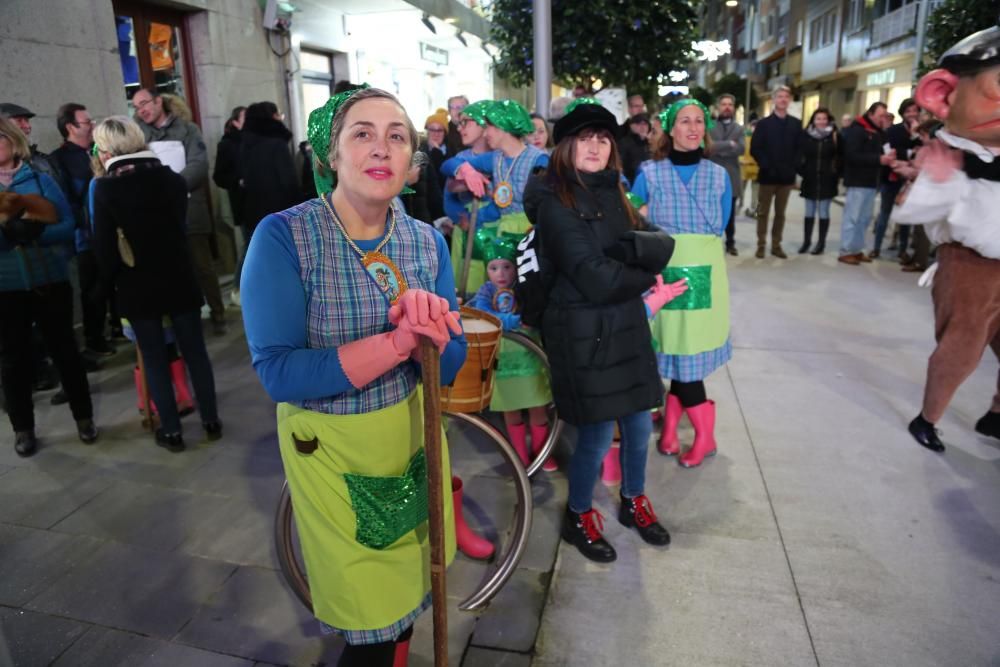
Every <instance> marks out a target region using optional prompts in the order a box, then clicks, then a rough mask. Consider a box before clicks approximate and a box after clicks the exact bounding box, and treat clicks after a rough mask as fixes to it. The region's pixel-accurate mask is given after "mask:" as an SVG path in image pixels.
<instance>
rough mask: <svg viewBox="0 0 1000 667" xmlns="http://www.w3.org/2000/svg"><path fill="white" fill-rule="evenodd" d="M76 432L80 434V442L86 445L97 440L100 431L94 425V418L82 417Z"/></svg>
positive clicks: (77, 424)
mask: <svg viewBox="0 0 1000 667" xmlns="http://www.w3.org/2000/svg"><path fill="white" fill-rule="evenodd" d="M76 434H77V435H78V436H80V442H82V443H83V444H85V445H92V444H94V443H95V442H97V437H98V436H99V435H100V431H98V430H97V427H96V426H94V420H93V419H81V420H79V421H78V422H77V423H76Z"/></svg>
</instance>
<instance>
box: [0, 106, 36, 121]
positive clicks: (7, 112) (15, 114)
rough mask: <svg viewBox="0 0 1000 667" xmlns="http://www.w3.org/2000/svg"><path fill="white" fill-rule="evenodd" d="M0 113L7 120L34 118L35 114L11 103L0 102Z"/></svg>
mask: <svg viewBox="0 0 1000 667" xmlns="http://www.w3.org/2000/svg"><path fill="white" fill-rule="evenodd" d="M0 113H2V114H3V115H4V116H7V118H22V117H23V118H34V117H35V114H34V113H32V112H31V111H29V110H28V109H25V108H24V107H22V106H21V105H20V104H14V103H13V102H0Z"/></svg>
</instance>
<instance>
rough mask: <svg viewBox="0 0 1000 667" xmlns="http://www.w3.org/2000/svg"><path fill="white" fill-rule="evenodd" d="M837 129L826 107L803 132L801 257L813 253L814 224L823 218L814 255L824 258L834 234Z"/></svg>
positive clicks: (814, 115)
mask: <svg viewBox="0 0 1000 667" xmlns="http://www.w3.org/2000/svg"><path fill="white" fill-rule="evenodd" d="M837 136H838V135H837V126H836V125H834V124H833V115H832V114H831V113H830V110H829V109H827V108H826V107H820V108H818V109H816V110H815V111H813V114H812V116H811V117H810V118H809V125H807V126H806V129H805V130H803V137H802V160H801V161H800V162H799V174H800V175H801V176H802V197H803V198H804V199H805V200H806V220H805V229H804V231H803V235H802V247H800V248H799V254H800V255H804V254H805V253H807V252H809V248H810V246H811V245H812V232H813V225H814V224H815V217H816V216H817V215H819V242H818V243H817V244H816V248H815V249H813V251H812V254H814V255H822V254H823V251H824V250H826V234H827V232H829V231H830V202H831V201H833V197H834V195H836V194H837V179H838V176H837V169H838V168H839V165H838V159H837V153H838V151H839V150H840V149H839V142H838V141H837Z"/></svg>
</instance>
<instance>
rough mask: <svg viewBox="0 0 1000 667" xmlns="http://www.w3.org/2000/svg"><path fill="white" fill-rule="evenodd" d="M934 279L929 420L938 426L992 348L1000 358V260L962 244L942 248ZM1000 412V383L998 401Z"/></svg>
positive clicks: (995, 404) (926, 395) (926, 392)
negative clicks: (934, 342)
mask: <svg viewBox="0 0 1000 667" xmlns="http://www.w3.org/2000/svg"><path fill="white" fill-rule="evenodd" d="M937 261H938V270H937V274H936V275H935V276H934V288H933V291H932V295H933V298H934V337H935V338H936V339H937V348H935V350H934V353H933V354H931V358H930V361H929V362H928V364H927V384H926V386H925V387H924V407H923V415H924V419H926V420H927V421H929V422H931V423H932V424H936V423H937V422H938V420H940V419H941V417H942V416H944V411H945V410H946V409H947V407H948V404H949V403H950V402H951V399H952V397H953V396H954V395H955V392H956V391H958V387H959V386H960V385H961V384H962V383H963V382H964V381H965V379H966V378H968V377H969V376H970V375H972V373H973V372H974V371H975V370H976V367H977V366H979V362H980V360H981V359H982V357H983V352H984V351H985V349H986V347H987V346H989V347H991V348H993V353H994V354H996V355H997V357H998V358H1000V260H997V259H987V258H986V257H983V256H982V255H980V254H979V253H977V252H976V251H974V250H971V249H969V248H966V247H965V246H963V245H959V244H957V243H948V244H945V245H943V246H941V247H939V248H938V254H937ZM990 410H992V411H993V412H1000V377H998V378H997V393H996V394H995V395H994V396H993V406H992V407H991V408H990Z"/></svg>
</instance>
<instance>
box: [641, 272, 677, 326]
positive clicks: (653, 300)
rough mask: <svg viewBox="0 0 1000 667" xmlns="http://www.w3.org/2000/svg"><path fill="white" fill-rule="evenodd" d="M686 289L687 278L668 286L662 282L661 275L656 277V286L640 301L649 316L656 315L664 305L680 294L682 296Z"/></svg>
mask: <svg viewBox="0 0 1000 667" xmlns="http://www.w3.org/2000/svg"><path fill="white" fill-rule="evenodd" d="M687 289H688V284H687V278H681V279H680V280H678V281H677V282H675V283H670V284H669V285H668V284H665V283H664V282H663V276H662V275H657V276H656V284H655V285H653V289H651V290H650V291H649V294H647V295H646V296H645V297H643V299H642V301H643V303H645V304H646V307H647V308H649V316H650V317H652V316H653V315H656V313H658V312H659V311H660V309H661V308H663V307H664V306H665V305H667V304H668V303H670V302H671V301H673V300H674V299H676V298H677V297H679V296H680V295H681V294H684V292H687Z"/></svg>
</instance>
